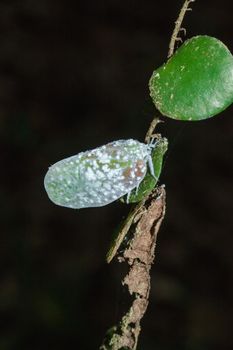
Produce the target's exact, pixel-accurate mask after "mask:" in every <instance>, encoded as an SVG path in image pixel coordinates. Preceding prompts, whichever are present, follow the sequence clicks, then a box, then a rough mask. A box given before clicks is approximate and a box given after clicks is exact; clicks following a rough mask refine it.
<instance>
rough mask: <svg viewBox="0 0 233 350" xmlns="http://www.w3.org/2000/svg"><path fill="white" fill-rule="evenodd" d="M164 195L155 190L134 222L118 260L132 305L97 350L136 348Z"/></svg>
mask: <svg viewBox="0 0 233 350" xmlns="http://www.w3.org/2000/svg"><path fill="white" fill-rule="evenodd" d="M165 195H166V192H165V188H164V186H161V187H158V188H157V189H155V190H154V192H153V193H152V194H151V195H150V197H149V198H148V200H147V201H146V202H145V204H144V205H143V206H142V208H141V210H140V212H139V213H138V214H137V215H136V216H135V218H134V222H133V225H132V226H131V229H132V232H133V235H132V239H131V240H130V241H129V244H128V247H127V248H126V249H125V250H124V252H123V253H122V256H119V258H118V259H119V261H120V262H127V263H128V265H129V272H128V274H127V275H126V276H125V278H124V279H123V282H122V283H123V285H125V286H127V288H128V291H129V293H130V294H131V295H132V296H133V301H132V304H131V306H130V308H129V311H128V312H127V313H126V314H125V315H124V316H123V317H122V319H121V321H120V322H119V324H118V325H116V326H114V327H113V328H111V329H110V330H109V331H108V333H107V335H106V338H105V339H104V343H103V345H102V346H101V348H100V349H101V350H107V349H111V350H119V349H132V350H135V349H136V347H137V342H138V336H139V334H140V329H141V328H140V322H141V319H142V317H143V315H144V313H145V311H146V309H147V306H148V302H149V301H148V298H149V293H150V269H151V265H152V263H153V261H154V252H155V246H156V239H157V234H158V231H159V228H160V225H161V223H162V220H163V217H164V214H165ZM132 232H131V233H132Z"/></svg>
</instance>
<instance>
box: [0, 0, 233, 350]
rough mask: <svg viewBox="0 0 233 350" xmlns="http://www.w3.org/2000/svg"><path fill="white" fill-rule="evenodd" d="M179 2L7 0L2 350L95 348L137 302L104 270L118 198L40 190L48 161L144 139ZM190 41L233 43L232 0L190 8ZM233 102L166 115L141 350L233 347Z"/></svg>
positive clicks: (1, 136)
mask: <svg viewBox="0 0 233 350" xmlns="http://www.w3.org/2000/svg"><path fill="white" fill-rule="evenodd" d="M182 3H183V1H181V0H174V1H155V0H148V1H140V0H125V1H119V0H118V1H117V0H108V1H107V0H99V1H92V2H91V1H69V0H66V1H64V0H63V1H62V0H57V1H52V0H40V1H37V0H21V1H17V0H12V1H11V0H6V1H4V0H1V1H0V145H1V159H2V160H1V164H2V166H1V169H2V170H1V182H0V198H1V210H0V215H1V231H0V232H1V233H0V237H1V244H0V249H1V251H0V271H1V277H0V313H1V315H0V316H1V317H0V330H1V335H0V349H1V350H21V349H23V350H29V349H30V350H32V349H33V350H42V349H43V350H46V349H56V350H65V349H69V348H76V349H85V350H94V349H98V347H99V345H100V344H101V341H102V338H103V336H104V334H105V332H106V330H107V329H108V328H109V327H110V326H112V325H113V324H115V323H116V322H117V321H118V320H119V319H120V317H121V316H122V314H123V312H124V311H125V310H126V307H127V305H128V304H127V293H126V292H125V290H124V289H123V288H122V287H121V285H120V279H121V277H122V266H118V265H119V264H117V263H116V262H115V261H114V262H113V263H112V264H110V265H107V264H106V262H105V254H106V252H107V250H108V247H109V244H110V241H111V237H112V234H113V232H114V230H115V228H116V227H117V225H118V224H119V222H120V221H121V220H122V219H123V217H124V216H125V215H126V214H127V212H128V210H129V208H128V207H127V205H123V204H120V203H118V202H115V203H112V204H111V205H109V206H106V207H102V208H92V209H82V210H72V209H67V208H62V207H58V206H55V205H54V204H53V203H52V202H51V201H50V200H49V199H48V197H47V195H46V192H45V190H44V187H43V179H44V175H45V173H46V171H47V168H48V166H50V165H51V164H53V163H55V162H56V161H58V160H61V159H63V158H65V157H68V156H71V155H74V154H76V153H78V152H80V151H84V150H87V149H92V148H95V147H97V146H100V145H103V144H106V143H107V142H109V141H112V140H118V139H124V138H125V139H127V138H135V139H138V140H141V141H142V140H143V139H144V135H145V132H146V130H147V128H148V126H149V123H150V121H151V120H152V118H153V116H154V114H155V112H156V111H155V108H154V107H153V104H152V102H151V99H150V97H149V93H148V80H149V78H150V76H151V74H152V72H153V70H154V69H156V68H157V67H158V66H160V65H161V64H162V63H163V62H164V61H165V60H166V56H167V51H168V44H169V40H170V36H171V33H172V30H173V27H174V21H175V20H176V18H177V15H178V12H179V9H180V7H181V5H182ZM192 7H193V12H189V13H188V14H187V16H186V19H185V22H184V27H186V29H187V38H189V37H191V36H193V35H197V34H208V35H211V36H215V37H217V38H219V39H220V40H222V41H223V42H224V43H225V44H226V45H227V46H228V47H229V49H230V50H231V51H233V42H232V34H233V25H232V10H233V5H232V1H231V0H223V1H222V2H219V1H217V0H205V1H196V2H195V3H194V4H193V6H192ZM232 113H233V107H232V106H231V107H229V108H228V109H227V110H226V111H224V112H223V113H221V115H219V116H217V117H216V118H213V119H210V120H206V121H202V122H196V123H195V122H194V123H192V122H190V123H189V122H186V123H185V122H183V123H182V122H178V121H173V120H168V119H165V118H164V121H165V123H163V124H161V125H160V126H159V128H158V131H160V132H161V133H162V134H163V136H166V137H168V139H169V150H168V152H167V155H166V160H165V165H164V169H163V173H162V177H161V179H160V183H163V184H166V189H167V213H166V217H165V220H164V222H163V225H162V228H161V230H160V233H159V237H158V245H157V248H156V259H155V264H154V266H153V270H152V290H151V297H150V305H149V308H148V311H147V314H146V315H145V317H144V319H143V322H142V334H141V337H140V341H139V345H138V349H139V350H151V349H156V350H171V349H172V350H174V349H179V350H182V349H184V350H202V349H203V350H204V349H205V350H215V349H216V350H218V349H221V350H228V349H233V338H232V324H233V283H232V281H233V259H232V246H233V238H232V233H233V215H232V210H233V206H232V195H233V186H232V164H233V163H232V146H233V137H232V128H233V118H232Z"/></svg>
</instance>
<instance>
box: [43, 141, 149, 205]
mask: <svg viewBox="0 0 233 350" xmlns="http://www.w3.org/2000/svg"><path fill="white" fill-rule="evenodd" d="M150 154H151V147H150V146H149V145H147V144H144V143H141V142H139V141H136V140H132V139H129V140H119V141H114V142H111V143H109V144H107V145H104V146H102V147H98V148H96V149H94V150H91V151H86V152H81V153H79V154H77V155H76V156H72V157H69V158H66V159H63V160H61V161H59V162H57V163H56V164H54V165H53V166H51V167H50V168H49V170H48V172H47V174H46V176H45V181H44V183H45V188H46V191H47V193H48V196H49V197H50V199H51V200H52V201H53V202H54V203H56V204H58V205H61V206H65V207H69V208H86V207H99V206H103V205H106V204H108V203H111V202H113V201H115V200H116V199H118V198H120V197H122V196H124V195H125V194H127V193H129V192H130V191H131V190H132V189H134V188H138V186H139V184H140V182H141V181H142V180H143V178H144V176H145V174H146V169H147V161H148V158H149V157H150Z"/></svg>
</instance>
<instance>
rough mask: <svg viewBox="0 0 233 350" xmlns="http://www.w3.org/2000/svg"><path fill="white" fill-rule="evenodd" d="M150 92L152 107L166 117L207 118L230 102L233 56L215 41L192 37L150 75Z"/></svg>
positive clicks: (210, 38)
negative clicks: (153, 105)
mask: <svg viewBox="0 0 233 350" xmlns="http://www.w3.org/2000/svg"><path fill="white" fill-rule="evenodd" d="M149 88H150V95H151V97H152V100H153V102H154V104H155V106H156V107H157V109H158V110H159V111H160V112H161V113H162V114H163V115H165V116H167V117H170V118H173V119H178V120H190V121H195V120H201V119H207V118H210V117H212V116H214V115H216V114H218V113H220V112H221V111H223V110H224V109H225V108H227V107H228V106H229V105H230V104H231V103H232V102H233V56H232V54H231V52H230V51H229V50H228V48H227V47H226V46H225V45H224V44H223V43H222V42H221V41H219V40H218V39H216V38H213V37H210V36H196V37H193V38H191V39H189V40H187V41H186V42H185V43H184V44H183V45H182V46H181V47H180V48H179V49H178V50H177V51H176V52H175V54H174V55H173V56H172V57H171V58H170V59H169V60H168V61H167V63H165V64H164V65H162V66H161V67H160V68H158V69H157V70H155V71H154V72H153V75H152V77H151V79H150V82H149Z"/></svg>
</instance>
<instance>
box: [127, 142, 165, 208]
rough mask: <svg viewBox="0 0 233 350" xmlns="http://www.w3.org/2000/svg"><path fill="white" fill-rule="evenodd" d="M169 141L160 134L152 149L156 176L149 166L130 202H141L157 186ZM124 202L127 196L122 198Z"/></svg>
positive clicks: (133, 191)
mask: <svg viewBox="0 0 233 350" xmlns="http://www.w3.org/2000/svg"><path fill="white" fill-rule="evenodd" d="M167 147H168V141H167V139H166V138H165V137H161V136H159V137H158V138H157V140H156V146H155V148H154V149H152V152H151V158H152V163H153V167H154V174H155V177H154V176H153V175H152V174H151V171H150V169H149V168H148V170H147V173H146V175H145V177H144V179H143V180H142V182H141V183H140V185H139V187H138V189H136V188H135V189H133V190H132V192H131V194H130V197H129V199H128V203H137V202H140V201H141V200H142V199H143V198H145V197H146V196H148V195H149V194H150V193H151V191H152V190H153V189H154V188H155V185H156V183H157V182H158V179H159V177H160V173H161V170H162V165H163V156H164V154H165V152H166V151H167ZM122 201H123V202H126V201H127V199H126V196H125V197H123V199H122Z"/></svg>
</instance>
